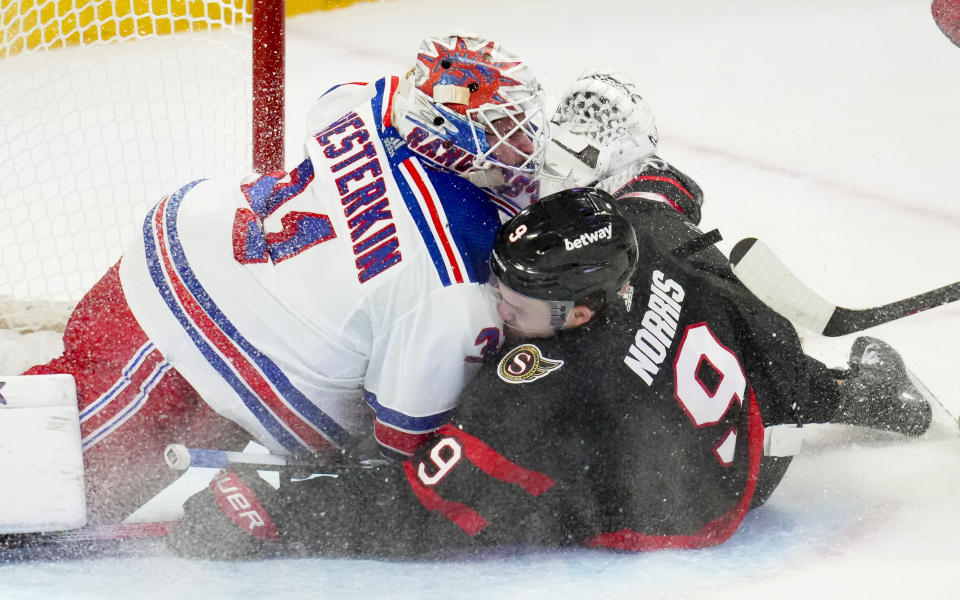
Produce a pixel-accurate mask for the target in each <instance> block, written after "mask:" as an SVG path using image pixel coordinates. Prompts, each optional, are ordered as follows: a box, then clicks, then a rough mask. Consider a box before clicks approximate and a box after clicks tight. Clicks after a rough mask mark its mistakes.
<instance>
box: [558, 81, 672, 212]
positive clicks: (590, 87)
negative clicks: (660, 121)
mask: <svg viewBox="0 0 960 600" xmlns="http://www.w3.org/2000/svg"><path fill="white" fill-rule="evenodd" d="M550 129H551V135H552V138H551V140H550V142H551V143H550V144H549V147H548V149H547V156H546V165H545V167H544V172H543V176H542V183H543V186H544V191H543V193H544V194H548V193H553V192H555V191H558V190H562V189H567V188H570V187H581V186H597V187H601V188H604V189H607V186H605V185H604V183H606V182H608V181H610V180H613V179H618V175H623V174H626V176H629V175H630V172H626V170H627V169H628V168H629V167H632V166H637V167H639V166H640V165H642V164H643V161H645V160H646V159H647V158H648V157H649V156H650V155H651V154H653V153H654V152H656V151H657V143H658V141H659V135H658V133H657V124H656V121H655V120H654V118H653V111H652V110H651V109H650V106H649V105H648V104H647V103H646V102H645V101H644V99H643V98H642V97H641V96H640V94H638V93H637V91H636V87H635V86H634V85H633V83H630V82H629V81H627V80H626V78H625V77H624V76H623V75H621V74H619V73H616V72H614V71H611V70H596V71H590V72H587V73H584V74H583V75H581V76H580V77H578V78H577V80H576V81H574V82H573V84H572V85H571V86H570V87H569V88H568V89H567V90H566V91H565V92H564V93H563V95H562V96H561V97H560V99H559V101H558V103H557V108H556V111H555V112H554V114H553V116H552V117H551V118H550ZM613 187H616V186H613ZM608 191H610V190H608Z"/></svg>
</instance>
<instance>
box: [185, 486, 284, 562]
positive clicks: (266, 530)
mask: <svg viewBox="0 0 960 600" xmlns="http://www.w3.org/2000/svg"><path fill="white" fill-rule="evenodd" d="M251 474H252V476H250V475H248V476H246V477H245V478H244V479H241V478H240V476H239V475H238V474H237V473H236V472H234V471H229V470H224V471H221V472H220V473H218V474H217V476H216V477H214V479H213V481H211V482H210V486H209V487H208V488H207V489H206V490H204V491H202V492H200V493H198V494H196V495H194V496H193V497H192V498H190V499H189V500H187V502H186V503H184V512H185V514H184V518H183V519H182V520H181V521H180V522H178V523H177V525H176V526H175V527H174V529H173V530H172V531H171V533H170V534H169V535H168V537H167V545H168V546H169V547H170V548H171V549H173V550H174V551H175V552H176V553H177V554H180V555H181V556H191V557H202V558H217V559H238V558H252V557H263V556H270V555H273V554H276V553H277V552H278V551H279V550H280V534H279V533H278V531H277V528H276V525H275V524H274V521H273V518H272V517H271V516H270V514H269V513H268V511H267V509H266V508H265V507H264V505H263V503H262V502H261V500H260V498H259V497H258V496H260V495H264V496H268V495H272V492H274V490H273V488H272V487H271V486H270V485H269V484H268V483H267V482H266V481H264V480H263V479H261V478H260V477H259V476H257V475H256V474H255V473H253V472H251Z"/></svg>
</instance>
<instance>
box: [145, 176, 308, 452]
mask: <svg viewBox="0 0 960 600" xmlns="http://www.w3.org/2000/svg"><path fill="white" fill-rule="evenodd" d="M200 181H202V180H197V181H194V182H192V183H189V184H187V185H186V186H184V187H183V188H181V189H180V190H178V191H177V192H176V193H175V194H174V195H173V197H176V196H177V195H181V194H185V193H186V192H188V191H190V189H191V188H192V187H193V186H195V185H196V184H198V183H200ZM157 209H158V207H154V208H153V210H151V211H150V213H149V214H147V218H146V220H145V221H144V223H143V238H144V249H145V250H146V255H147V268H148V270H149V271H150V277H151V278H152V279H153V284H154V286H155V287H156V288H157V291H158V292H160V296H161V297H162V298H163V301H164V303H165V304H166V305H167V308H168V309H169V310H170V313H171V314H172V315H173V316H174V318H176V319H177V321H178V322H179V323H180V326H181V327H183V330H184V331H185V332H186V333H187V335H188V336H189V337H190V339H191V340H192V341H193V344H194V345H195V346H196V347H197V350H199V351H200V353H201V354H202V355H203V357H204V358H205V359H206V360H207V362H208V363H210V365H211V366H212V367H213V368H214V370H216V371H217V373H219V374H220V376H221V377H223V379H224V380H225V381H226V382H227V384H228V385H229V386H230V387H231V388H233V390H234V391H235V392H236V393H237V395H238V396H239V397H240V400H241V401H242V402H243V404H244V405H245V406H246V407H247V410H249V411H250V412H251V413H252V414H253V416H254V417H256V418H257V420H258V421H260V423H261V424H262V425H263V426H264V428H265V429H266V430H267V432H268V433H269V434H270V435H271V436H273V438H274V439H275V440H277V442H279V443H280V445H282V446H283V447H284V448H286V449H287V450H289V451H291V452H294V451H297V450H299V449H300V448H301V447H302V445H301V444H300V443H299V442H298V441H297V440H296V438H294V437H293V436H292V435H290V433H289V432H288V431H287V430H286V429H285V428H284V426H283V425H281V424H280V422H279V421H278V420H277V419H275V418H274V416H273V415H272V414H271V413H270V412H269V411H268V410H267V408H266V407H265V406H264V405H263V404H261V403H260V400H259V398H258V397H257V396H256V394H254V393H253V392H252V391H250V390H249V389H248V388H247V386H246V384H245V383H244V382H243V381H242V380H241V379H240V378H239V377H238V376H237V375H236V374H235V373H234V372H233V370H232V369H231V368H230V367H229V366H228V365H227V364H226V362H225V361H224V360H223V359H222V358H221V357H220V355H219V354H217V352H216V350H214V349H213V348H212V347H211V346H210V344H208V343H207V342H206V340H205V339H204V338H203V336H202V335H200V333H199V332H198V331H197V329H196V328H195V327H194V326H193V324H192V323H191V322H190V319H188V318H187V315H186V314H185V313H184V312H183V310H182V309H181V308H180V305H179V303H178V302H177V300H176V298H175V297H174V293H173V290H172V289H170V286H169V285H168V284H167V281H166V278H165V277H164V274H163V267H162V266H161V264H160V257H159V256H158V251H157V249H156V248H155V247H154V239H155V238H154V229H153V220H154V216H155V214H156V212H157Z"/></svg>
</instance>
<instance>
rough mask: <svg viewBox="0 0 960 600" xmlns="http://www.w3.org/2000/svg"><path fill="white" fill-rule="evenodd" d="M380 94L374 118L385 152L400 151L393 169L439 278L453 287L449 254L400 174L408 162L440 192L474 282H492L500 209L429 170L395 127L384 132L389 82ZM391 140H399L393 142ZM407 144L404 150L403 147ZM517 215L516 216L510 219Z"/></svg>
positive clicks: (454, 177)
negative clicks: (490, 263) (491, 262)
mask: <svg viewBox="0 0 960 600" xmlns="http://www.w3.org/2000/svg"><path fill="white" fill-rule="evenodd" d="M374 85H375V87H376V90H377V93H376V94H375V95H374V97H373V99H372V100H371V101H370V102H371V108H372V109H373V115H374V118H375V119H376V120H377V129H378V130H379V131H380V135H381V137H382V138H383V142H384V147H388V146H389V147H390V148H394V150H392V153H391V150H388V155H389V162H390V168H391V169H392V170H393V178H394V179H395V180H396V181H397V185H399V186H400V192H401V193H402V194H403V200H404V202H405V203H406V205H407V210H408V212H409V213H410V215H411V216H412V217H413V220H414V222H415V223H416V224H417V229H419V230H420V236H421V237H422V238H423V241H424V244H425V245H426V246H427V251H428V252H429V253H430V258H431V259H432V260H433V264H434V265H435V266H436V268H437V274H438V275H439V276H440V281H441V283H443V285H444V287H446V286H448V285H450V284H451V283H452V282H451V281H450V277H449V276H448V275H447V265H446V262H445V260H444V256H443V253H442V251H441V249H440V247H439V246H438V245H437V242H436V240H435V239H434V237H433V233H432V232H431V231H430V226H429V225H428V224H427V219H426V216H424V214H423V211H421V210H420V205H419V203H418V202H417V199H416V197H415V196H413V195H412V194H413V192H412V191H411V190H410V186H408V185H407V182H406V180H405V179H404V178H403V176H402V174H401V173H400V171H399V170H398V166H399V164H400V163H401V162H403V161H404V160H406V159H407V158H411V157H412V158H413V160H416V161H417V162H419V163H420V164H421V165H423V171H424V173H426V175H427V178H428V179H429V180H430V183H431V184H433V188H434V189H435V190H436V191H437V196H438V198H437V200H438V201H439V202H440V205H441V206H443V210H444V212H445V213H446V215H447V221H448V222H449V223H450V235H451V238H452V241H453V243H454V245H455V246H456V247H457V249H458V250H459V251H460V256H461V258H462V259H463V261H464V264H465V266H466V268H467V276H468V277H469V279H470V281H472V282H480V283H483V282H486V280H487V276H488V274H489V267H488V266H487V260H488V259H489V258H490V250H491V249H492V248H493V240H494V236H495V235H496V233H497V229H499V228H500V217H499V216H498V215H497V207H496V206H495V205H494V204H493V202H491V201H490V199H489V198H488V197H487V194H486V192H484V191H483V190H481V189H480V188H478V187H477V186H475V185H473V184H472V183H470V182H469V181H467V180H466V179H464V178H463V176H461V175H459V174H457V173H454V172H452V171H446V170H443V169H438V168H434V167H432V166H428V165H425V164H424V162H423V161H422V160H420V158H419V157H418V156H417V155H416V154H415V153H414V152H413V151H412V150H410V147H409V146H407V144H406V142H405V141H404V140H403V138H401V137H400V134H399V132H397V130H396V128H394V127H387V128H384V127H383V122H382V120H381V119H380V115H381V113H382V111H383V103H384V101H385V98H384V94H385V93H386V91H387V89H388V88H387V80H386V79H379V80H377V82H376V83H375V84H374ZM389 138H396V142H393V141H392V140H390V139H389ZM401 142H402V145H401ZM510 216H512V215H510Z"/></svg>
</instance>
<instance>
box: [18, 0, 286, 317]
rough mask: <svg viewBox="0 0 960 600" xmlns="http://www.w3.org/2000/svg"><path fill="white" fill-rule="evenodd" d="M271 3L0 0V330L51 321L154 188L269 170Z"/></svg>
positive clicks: (277, 40) (278, 75)
mask: <svg viewBox="0 0 960 600" xmlns="http://www.w3.org/2000/svg"><path fill="white" fill-rule="evenodd" d="M284 4H285V3H284V0H189V1H186V0H109V1H107V2H103V1H99V0H8V1H6V2H4V3H3V5H2V9H0V81H2V82H3V85H0V114H2V115H3V117H2V119H0V328H3V329H15V330H18V331H30V330H36V329H60V328H62V327H63V324H64V321H65V318H66V316H67V315H68V313H69V310H70V309H71V307H72V306H73V305H74V304H75V303H76V302H77V301H78V300H79V299H80V297H81V296H82V295H83V293H85V291H86V290H87V289H89V287H90V286H91V285H93V283H95V282H96V281H97V280H98V279H99V277H100V276H101V275H102V274H103V273H104V272H105V271H106V270H107V268H109V266H110V265H111V264H113V263H114V262H115V261H116V260H117V259H118V258H119V256H120V255H121V253H122V251H123V248H124V245H126V244H127V243H129V241H130V240H132V239H133V236H135V235H136V232H137V231H138V230H139V228H140V226H141V225H142V219H143V216H144V215H145V214H146V212H147V209H148V208H149V207H150V206H152V205H153V204H154V203H156V202H157V200H159V199H160V197H162V195H164V194H167V193H170V192H172V191H174V190H176V189H177V188H178V187H180V186H181V185H183V184H185V183H187V182H189V181H191V180H194V179H198V178H205V177H217V176H228V175H240V174H243V173H246V172H249V171H250V170H251V169H253V170H256V171H259V172H266V171H272V170H278V169H282V168H283V167H284V156H283V147H284V143H283V140H284V39H283V35H284Z"/></svg>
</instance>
